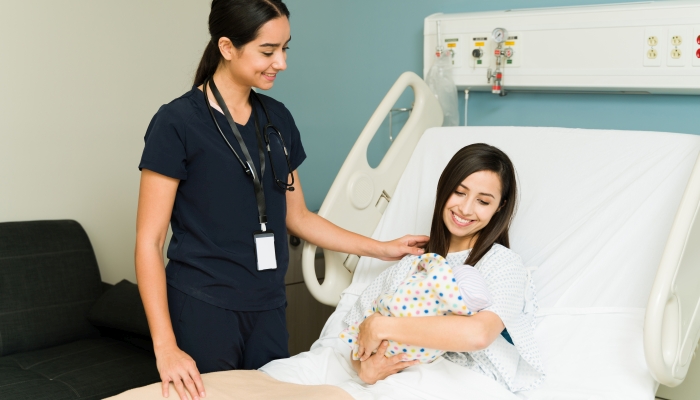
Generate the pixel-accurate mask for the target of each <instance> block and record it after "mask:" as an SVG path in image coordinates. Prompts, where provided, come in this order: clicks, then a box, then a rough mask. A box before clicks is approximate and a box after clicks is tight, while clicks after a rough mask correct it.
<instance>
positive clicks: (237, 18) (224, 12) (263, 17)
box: [194, 0, 289, 86]
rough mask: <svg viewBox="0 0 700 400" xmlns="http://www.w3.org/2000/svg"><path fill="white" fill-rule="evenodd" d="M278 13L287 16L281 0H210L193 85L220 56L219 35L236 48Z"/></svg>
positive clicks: (211, 70) (209, 72)
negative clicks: (207, 37)
mask: <svg viewBox="0 0 700 400" xmlns="http://www.w3.org/2000/svg"><path fill="white" fill-rule="evenodd" d="M279 17H287V18H289V10H288V9H287V6H286V5H285V4H284V3H283V2H282V1H281V0H213V1H212V2H211V12H210V13H209V34H210V35H211V39H210V40H209V43H207V47H206V48H205V49H204V54H203V55H202V60H201V61H200V62H199V67H197V73H196V74H195V76H194V85H195V86H199V85H201V84H203V83H204V81H205V80H206V79H207V78H208V77H210V76H212V75H214V72H215V71H216V68H217V67H218V66H219V63H220V62H221V58H222V55H221V52H220V51H219V39H221V38H222V37H225V38H228V39H229V40H230V41H231V43H233V46H234V47H235V48H237V49H240V48H242V47H243V46H245V45H246V44H247V43H250V42H252V41H253V40H255V38H256V37H258V31H260V28H261V27H262V26H263V25H265V23H266V22H268V21H270V20H273V19H275V18H279Z"/></svg>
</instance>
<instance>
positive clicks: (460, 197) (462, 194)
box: [442, 171, 501, 253]
mask: <svg viewBox="0 0 700 400" xmlns="http://www.w3.org/2000/svg"><path fill="white" fill-rule="evenodd" d="M500 204H501V180H500V179H499V177H498V175H497V174H496V173H495V172H493V171H479V172H475V173H473V174H471V175H469V176H468V177H467V178H466V179H465V180H463V181H462V183H460V184H459V186H457V189H455V191H454V192H453V193H452V195H451V196H450V198H449V199H447V203H445V209H444V210H443V215H442V218H443V221H444V222H445V226H447V229H448V230H449V231H450V234H451V235H450V249H449V252H451V253H453V252H457V251H462V250H467V249H471V248H472V247H473V246H474V243H475V242H476V238H477V235H476V234H477V233H478V232H479V231H480V230H482V229H483V228H484V227H485V226H486V225H488V224H489V221H491V217H493V215H494V214H495V213H496V211H498V209H499V205H500Z"/></svg>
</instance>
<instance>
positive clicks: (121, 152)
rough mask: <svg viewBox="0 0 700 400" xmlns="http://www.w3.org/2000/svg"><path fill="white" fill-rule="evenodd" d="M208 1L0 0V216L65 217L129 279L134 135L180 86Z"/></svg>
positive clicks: (117, 274) (103, 266) (186, 80)
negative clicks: (79, 228)
mask: <svg viewBox="0 0 700 400" xmlns="http://www.w3.org/2000/svg"><path fill="white" fill-rule="evenodd" d="M209 6H210V1H209V0H119V1H105V0H61V1H55V0H34V1H24V0H2V1H0V221H21V220H38V219H75V220H77V221H78V222H80V223H81V224H82V225H83V227H84V228H85V230H86V231H87V233H88V235H89V236H90V239H91V241H92V245H93V246H94V248H95V252H96V254H97V261H98V263H99V265H100V271H101V273H102V279H103V280H104V281H106V282H111V283H115V282H118V281H119V280H121V279H124V278H126V279H129V280H131V281H135V273H134V265H133V252H134V241H135V220H136V203H137V198H138V184H139V177H140V173H139V171H138V169H137V166H138V163H139V160H140V156H141V151H142V149H143V135H144V133H145V131H146V128H147V126H148V123H149V121H150V119H151V117H152V116H153V114H154V113H155V112H156V111H157V110H158V107H160V106H161V105H162V104H164V103H167V102H169V101H170V100H172V99H174V98H175V97H178V96H180V95H181V94H182V93H184V92H185V91H187V90H188V89H189V88H190V85H191V84H192V78H193V76H194V71H195V69H196V67H197V63H198V62H199V58H200V56H201V54H202V51H203V50H204V46H205V44H206V42H207V40H208V38H209V35H208V32H207V17H208V14H209Z"/></svg>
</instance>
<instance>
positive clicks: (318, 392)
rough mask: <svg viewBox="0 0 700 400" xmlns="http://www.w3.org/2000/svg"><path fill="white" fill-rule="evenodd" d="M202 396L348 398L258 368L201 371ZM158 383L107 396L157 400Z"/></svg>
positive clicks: (220, 399)
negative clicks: (204, 391)
mask: <svg viewBox="0 0 700 400" xmlns="http://www.w3.org/2000/svg"><path fill="white" fill-rule="evenodd" d="M202 380H203V381H204V388H205V389H206V391H207V397H206V398H205V400H232V399H246V400H255V399H290V400H291V399H299V400H302V399H304V400H315V399H318V400H325V399H339V400H352V397H351V396H350V395H349V394H348V393H347V392H345V391H344V390H342V389H340V388H338V387H335V386H331V385H297V384H294V383H286V382H281V381H278V380H276V379H274V378H271V377H270V376H268V375H267V374H265V373H263V372H260V371H222V372H212V373H209V374H202ZM161 387H162V386H161V383H154V384H152V385H148V386H144V387H140V388H138V389H132V390H129V391H126V392H124V393H122V394H120V395H118V396H114V397H110V398H109V399H111V400H161V399H163V396H162V390H161ZM170 399H171V400H177V399H178V395H177V392H176V391H175V387H174V386H173V385H172V384H170Z"/></svg>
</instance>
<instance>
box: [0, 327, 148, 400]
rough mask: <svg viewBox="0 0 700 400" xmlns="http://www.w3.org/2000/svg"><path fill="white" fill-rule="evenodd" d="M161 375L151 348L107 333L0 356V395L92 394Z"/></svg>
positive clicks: (86, 397) (51, 398)
mask: <svg viewBox="0 0 700 400" xmlns="http://www.w3.org/2000/svg"><path fill="white" fill-rule="evenodd" d="M159 380H160V379H159V376H158V370H157V368H156V360H155V358H154V357H153V355H152V354H149V353H148V352H145V351H142V350H139V349H137V348H135V347H133V346H130V345H128V344H126V343H122V342H119V341H116V340H112V339H107V338H99V339H86V340H80V341H76V342H73V343H69V344H64V345H61V346H56V347H52V348H49V349H43V350H37V351H31V352H26V353H22V354H14V355H11V356H5V357H0V399H33V400H43V399H46V400H63V399H80V400H93V399H95V400H96V399H103V398H105V397H109V396H113V395H116V394H119V393H121V392H123V391H125V390H129V389H132V388H135V387H139V386H144V385H149V384H151V383H155V382H158V381H159Z"/></svg>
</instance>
